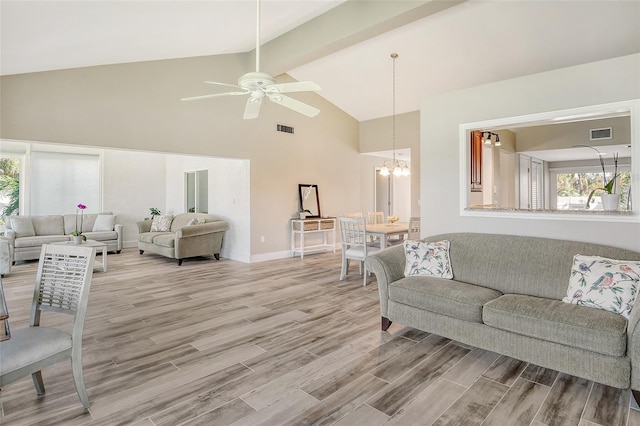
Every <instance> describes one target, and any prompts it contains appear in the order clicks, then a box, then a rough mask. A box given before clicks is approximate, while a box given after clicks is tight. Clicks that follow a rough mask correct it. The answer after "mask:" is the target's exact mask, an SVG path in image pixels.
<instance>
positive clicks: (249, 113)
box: [242, 96, 262, 120]
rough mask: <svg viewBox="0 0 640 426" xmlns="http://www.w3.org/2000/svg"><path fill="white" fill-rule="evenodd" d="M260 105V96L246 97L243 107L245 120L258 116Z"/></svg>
mask: <svg viewBox="0 0 640 426" xmlns="http://www.w3.org/2000/svg"><path fill="white" fill-rule="evenodd" d="M261 106H262V98H254V97H253V96H252V97H250V98H249V99H247V105H246V106H245V107H244V116H243V117H242V118H244V119H245V120H251V119H253V118H258V115H260V107H261Z"/></svg>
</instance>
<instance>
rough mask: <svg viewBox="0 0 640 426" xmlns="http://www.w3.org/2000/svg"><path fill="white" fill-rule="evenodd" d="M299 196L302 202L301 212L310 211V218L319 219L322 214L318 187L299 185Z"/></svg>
mask: <svg viewBox="0 0 640 426" xmlns="http://www.w3.org/2000/svg"><path fill="white" fill-rule="evenodd" d="M298 196H299V201H300V211H305V210H307V211H309V212H310V214H307V217H309V218H319V217H321V213H320V195H319V194H318V185H315V184H303V183H300V184H298Z"/></svg>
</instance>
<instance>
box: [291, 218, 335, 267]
mask: <svg viewBox="0 0 640 426" xmlns="http://www.w3.org/2000/svg"><path fill="white" fill-rule="evenodd" d="M317 234H321V235H322V243H318V244H312V245H305V242H304V239H305V236H310V235H317ZM328 235H331V243H329V239H328ZM296 243H297V244H296ZM331 248H333V252H334V253H335V252H336V218H335V217H323V218H312V219H291V257H295V255H296V254H297V253H300V258H301V259H303V258H304V254H305V253H309V252H317V251H325V250H328V249H331Z"/></svg>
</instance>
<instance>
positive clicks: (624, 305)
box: [562, 255, 640, 318]
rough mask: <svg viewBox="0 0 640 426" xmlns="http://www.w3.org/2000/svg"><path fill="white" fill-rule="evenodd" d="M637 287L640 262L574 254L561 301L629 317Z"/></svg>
mask: <svg viewBox="0 0 640 426" xmlns="http://www.w3.org/2000/svg"><path fill="white" fill-rule="evenodd" d="M639 284H640V261H629V260H614V259H607V258H604V257H600V256H582V255H576V256H574V258H573V266H572V267H571V278H570V279H569V287H568V288H567V296H566V297H565V298H564V299H562V301H563V302H566V303H572V304H574V305H582V306H588V307H591V308H598V309H604V310H606V311H609V312H613V313H616V314H620V315H622V316H623V317H625V318H629V315H630V314H631V309H632V308H633V305H634V303H635V301H636V296H637V294H638V286H639Z"/></svg>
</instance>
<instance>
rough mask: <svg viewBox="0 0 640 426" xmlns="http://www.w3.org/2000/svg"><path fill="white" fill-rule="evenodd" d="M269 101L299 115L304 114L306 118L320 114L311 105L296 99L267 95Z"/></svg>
mask: <svg viewBox="0 0 640 426" xmlns="http://www.w3.org/2000/svg"><path fill="white" fill-rule="evenodd" d="M267 96H268V97H269V99H271V100H272V101H273V102H275V103H277V104H280V105H282V106H283V107H287V108H289V109H292V110H294V111H295V112H299V113H300V114H304V115H306V116H307V117H315V116H316V115H318V114H319V113H320V110H319V109H318V108H315V107H312V106H311V105H307V104H305V103H304V102H300V101H299V100H297V99H293V98H290V97H288V96H285V95H280V94H275V95H273V94H270V93H269V94H267Z"/></svg>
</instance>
